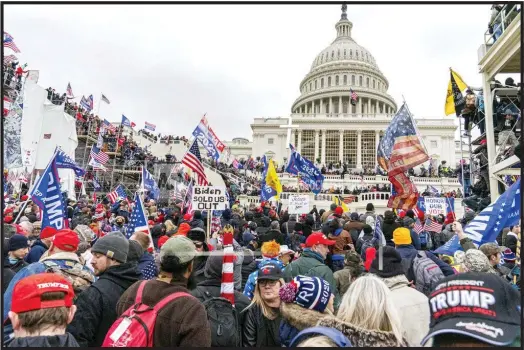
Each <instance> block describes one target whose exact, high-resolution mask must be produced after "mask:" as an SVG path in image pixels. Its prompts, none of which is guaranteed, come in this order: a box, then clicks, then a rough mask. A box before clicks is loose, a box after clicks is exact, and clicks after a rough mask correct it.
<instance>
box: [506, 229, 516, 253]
mask: <svg viewBox="0 0 524 350" xmlns="http://www.w3.org/2000/svg"><path fill="white" fill-rule="evenodd" d="M514 235H515V236H514ZM517 244H518V238H517V237H516V234H515V233H513V232H511V233H510V234H508V235H507V236H506V247H508V248H509V249H511V251H512V252H513V254H517Z"/></svg>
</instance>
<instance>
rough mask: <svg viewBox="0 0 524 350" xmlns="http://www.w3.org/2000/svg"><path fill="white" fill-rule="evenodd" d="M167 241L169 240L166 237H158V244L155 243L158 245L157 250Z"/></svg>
mask: <svg viewBox="0 0 524 350" xmlns="http://www.w3.org/2000/svg"><path fill="white" fill-rule="evenodd" d="M168 239H169V237H168V236H162V237H160V238H159V239H158V243H157V245H158V249H160V248H162V246H163V245H164V243H166V242H167V240H168Z"/></svg>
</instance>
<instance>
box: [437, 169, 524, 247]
mask: <svg viewBox="0 0 524 350" xmlns="http://www.w3.org/2000/svg"><path fill="white" fill-rule="evenodd" d="M520 206H521V195H520V179H518V181H517V182H515V183H514V184H513V185H512V186H511V187H510V188H509V189H507V190H506V192H504V193H503V194H502V196H500V197H499V198H498V199H497V200H496V201H495V202H494V203H491V204H490V205H489V206H487V207H486V208H485V209H484V210H483V211H481V212H480V213H479V214H478V215H477V216H476V217H475V218H474V219H473V220H471V222H470V223H469V224H468V225H467V226H466V227H465V228H464V234H465V235H466V236H467V237H469V238H470V239H471V240H472V241H473V243H475V244H477V245H478V246H481V245H482V244H484V243H490V242H495V240H496V238H497V236H498V234H499V232H500V231H501V230H502V229H503V228H504V227H509V226H515V225H517V224H518V222H519V220H520ZM457 250H462V248H461V246H460V242H459V239H458V236H456V235H455V236H453V237H452V238H451V239H450V240H449V241H447V242H446V244H444V245H443V246H441V247H440V248H438V249H437V250H435V253H438V254H453V253H454V252H455V251H457Z"/></svg>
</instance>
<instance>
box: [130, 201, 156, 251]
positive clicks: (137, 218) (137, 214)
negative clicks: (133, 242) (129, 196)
mask: <svg viewBox="0 0 524 350" xmlns="http://www.w3.org/2000/svg"><path fill="white" fill-rule="evenodd" d="M137 231H140V232H145V233H147V234H148V235H150V234H151V232H150V231H149V226H148V224H147V216H146V213H145V211H144V205H143V203H142V198H140V195H139V194H138V192H137V193H135V207H134V208H133V211H132V212H131V215H130V217H129V224H128V225H127V230H126V236H127V238H129V237H131V235H132V234H133V233H135V232H137ZM152 245H153V241H152V240H151V239H149V246H150V247H152Z"/></svg>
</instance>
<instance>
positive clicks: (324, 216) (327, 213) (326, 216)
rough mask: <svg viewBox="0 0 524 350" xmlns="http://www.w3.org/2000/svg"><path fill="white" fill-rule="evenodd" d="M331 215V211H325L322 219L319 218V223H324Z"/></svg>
mask: <svg viewBox="0 0 524 350" xmlns="http://www.w3.org/2000/svg"><path fill="white" fill-rule="evenodd" d="M331 215H333V211H331V210H328V211H325V212H324V214H322V217H321V218H320V221H321V222H322V223H325V222H326V221H327V219H328V218H329V217H330V216H331Z"/></svg>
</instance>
